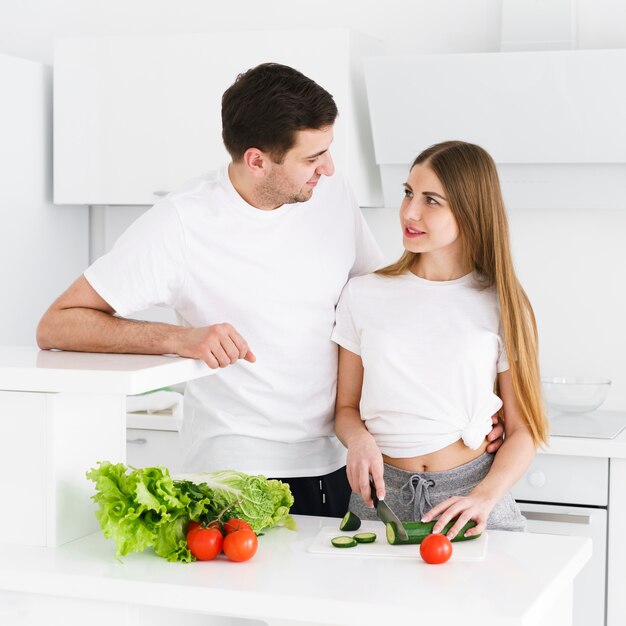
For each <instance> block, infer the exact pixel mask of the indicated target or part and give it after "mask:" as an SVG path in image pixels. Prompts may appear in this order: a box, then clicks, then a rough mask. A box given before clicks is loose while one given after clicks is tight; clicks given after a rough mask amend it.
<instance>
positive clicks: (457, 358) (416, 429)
mask: <svg viewBox="0 0 626 626" xmlns="http://www.w3.org/2000/svg"><path fill="white" fill-rule="evenodd" d="M400 222H401V226H402V230H403V243H404V247H405V252H404V254H403V255H402V257H401V258H400V260H399V261H397V262H396V263H394V264H393V265H390V266H389V267H386V268H384V269H382V270H379V271H378V272H376V273H375V274H369V275H366V276H361V277H358V278H354V279H352V280H351V281H350V282H349V283H348V285H347V286H346V287H345V289H344V292H343V294H342V297H341V299H340V302H339V304H338V306H337V322H336V326H335V329H334V331H333V335H332V338H333V340H334V341H335V342H337V343H338V344H339V345H340V357H339V378H338V390H337V408H336V425H335V429H336V432H337V436H338V437H339V439H340V440H341V441H342V442H343V444H344V445H345V446H346V447H347V449H348V461H347V474H348V480H349V482H350V486H351V487H352V490H353V494H352V497H351V500H350V509H351V510H352V511H353V512H355V513H357V515H359V516H360V517H363V518H365V519H375V518H376V516H375V513H374V512H373V510H372V508H371V507H372V506H373V504H372V500H371V493H370V483H369V477H370V476H372V478H373V480H374V483H375V486H376V492H377V496H378V497H379V498H381V499H382V498H384V497H385V496H386V500H387V502H388V503H389V505H390V506H391V507H392V508H393V509H394V510H396V512H397V513H398V515H399V517H400V518H401V519H403V520H409V519H414V520H422V521H425V522H426V521H431V520H432V519H435V518H436V517H437V516H439V519H438V521H437V523H436V524H435V526H434V529H433V530H434V532H440V531H441V529H442V528H443V527H444V526H445V525H446V524H447V523H448V522H449V521H450V520H451V519H454V518H458V520H457V522H456V523H455V524H454V526H453V527H452V528H451V529H450V530H449V532H448V537H449V538H450V539H452V538H453V537H454V536H455V535H456V534H457V533H458V532H459V530H460V529H461V528H462V527H463V526H464V525H465V524H466V523H467V522H468V521H469V520H474V521H475V522H476V524H477V525H476V526H475V527H474V528H472V529H470V530H468V531H467V532H466V536H469V535H472V534H478V533H481V532H482V531H483V530H484V529H485V528H486V527H489V528H500V529H507V530H523V529H524V528H525V519H524V518H523V516H522V515H521V514H520V512H519V509H518V507H517V505H516V503H515V501H514V500H513V498H512V497H511V495H510V494H509V493H508V492H509V490H510V489H511V487H512V486H513V485H514V484H515V482H516V481H517V480H518V479H519V478H520V477H521V476H522V474H523V473H524V471H525V470H526V468H527V467H528V465H529V464H530V462H531V460H532V458H533V456H534V454H535V449H536V447H537V446H538V445H540V444H541V443H542V442H545V441H546V440H547V437H548V427H547V421H546V417H545V412H544V409H543V404H542V400H541V392H540V382H539V380H540V379H539V366H538V356H537V330H536V325H535V318H534V315H533V311H532V307H531V305H530V302H529V301H528V298H527V297H526V294H525V293H524V291H523V289H522V287H521V286H520V284H519V282H518V280H517V278H516V275H515V271H514V269H513V263H512V260H511V253H510V245H509V236H508V226H507V220H506V215H505V211H504V204H503V201H502V195H501V191H500V184H499V181H498V175H497V171H496V167H495V164H494V162H493V160H492V159H491V157H490V156H489V155H488V154H487V153H486V152H485V151H484V150H483V149H482V148H480V147H479V146H475V145H472V144H468V143H465V142H461V141H449V142H445V143H441V144H437V145H434V146H431V147H430V148H428V149H427V150H425V151H424V152H422V153H421V154H420V155H419V156H418V157H417V158H416V159H415V161H414V163H413V165H412V167H411V170H410V172H409V177H408V180H407V182H406V183H405V185H404V200H403V202H402V206H401V208H400ZM498 410H500V411H501V413H502V416H503V420H504V428H505V441H504V443H503V444H502V447H501V448H500V450H499V451H498V453H497V455H495V456H494V455H492V454H489V453H487V452H486V445H487V442H486V440H485V435H486V434H487V433H488V432H489V430H490V428H491V415H492V414H493V413H494V412H495V411H498Z"/></svg>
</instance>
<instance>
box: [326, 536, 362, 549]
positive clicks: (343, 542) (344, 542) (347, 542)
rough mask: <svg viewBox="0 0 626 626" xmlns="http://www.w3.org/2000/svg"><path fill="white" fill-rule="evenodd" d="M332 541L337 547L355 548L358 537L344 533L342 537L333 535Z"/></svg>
mask: <svg viewBox="0 0 626 626" xmlns="http://www.w3.org/2000/svg"><path fill="white" fill-rule="evenodd" d="M330 543H332V544H333V545H334V546H335V548H354V546H356V539H353V538H352V537H348V536H346V535H342V536H341V537H333V538H332V539H331V540H330Z"/></svg>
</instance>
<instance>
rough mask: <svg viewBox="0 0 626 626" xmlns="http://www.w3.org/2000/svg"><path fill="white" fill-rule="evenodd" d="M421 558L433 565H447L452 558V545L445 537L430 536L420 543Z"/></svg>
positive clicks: (439, 535)
mask: <svg viewBox="0 0 626 626" xmlns="http://www.w3.org/2000/svg"><path fill="white" fill-rule="evenodd" d="M420 556H421V557H422V558H423V559H424V561H426V563H431V564H432V565H438V564H439V563H445V562H446V561H447V560H448V559H449V558H450V557H451V556H452V543H451V542H450V540H449V539H448V538H447V537H446V536H445V535H441V534H439V533H437V534H434V535H428V536H427V537H424V539H423V540H422V543H420Z"/></svg>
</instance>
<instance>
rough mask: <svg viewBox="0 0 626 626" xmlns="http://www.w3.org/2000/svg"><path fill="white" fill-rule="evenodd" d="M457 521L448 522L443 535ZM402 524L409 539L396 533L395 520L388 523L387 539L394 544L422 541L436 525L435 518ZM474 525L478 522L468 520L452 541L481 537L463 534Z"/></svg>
mask: <svg viewBox="0 0 626 626" xmlns="http://www.w3.org/2000/svg"><path fill="white" fill-rule="evenodd" d="M455 522H456V520H451V521H450V522H448V523H447V524H446V525H445V526H444V528H443V530H442V531H441V532H442V534H443V535H445V534H446V533H447V532H448V531H449V530H450V529H451V528H452V526H454V523H455ZM402 526H404V529H405V530H406V532H407V535H408V536H409V540H408V541H403V540H402V539H400V537H398V535H397V534H396V525H395V524H394V523H393V522H389V523H388V524H387V541H388V542H389V543H390V544H391V545H392V546H395V545H399V544H404V543H422V540H423V539H424V537H427V536H428V535H430V534H432V532H433V527H434V526H435V520H433V521H432V522H426V523H424V522H402ZM474 526H476V522H474V521H473V520H470V521H469V522H467V524H465V526H463V528H462V529H461V531H460V532H459V533H458V534H457V536H456V537H455V538H454V539H452V541H453V542H454V541H469V540H470V539H477V538H478V537H480V535H472V536H470V537H464V536H463V535H464V534H465V531H466V530H468V529H469V528H473V527H474Z"/></svg>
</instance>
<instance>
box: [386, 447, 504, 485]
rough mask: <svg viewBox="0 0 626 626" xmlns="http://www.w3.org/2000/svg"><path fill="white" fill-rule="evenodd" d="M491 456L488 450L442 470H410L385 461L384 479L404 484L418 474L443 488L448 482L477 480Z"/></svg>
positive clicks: (482, 476)
mask: <svg viewBox="0 0 626 626" xmlns="http://www.w3.org/2000/svg"><path fill="white" fill-rule="evenodd" d="M493 456H494V455H493V454H490V453H489V452H484V453H483V454H481V455H480V456H479V457H477V458H475V459H473V460H471V461H470V462H469V463H465V464H463V465H459V467H454V468H452V469H449V470H444V471H442V472H411V471H407V470H403V469H400V468H398V467H394V466H393V465H389V463H385V480H386V481H391V482H393V483H397V484H404V483H406V482H407V481H409V480H410V478H411V476H414V475H415V474H418V475H419V476H422V477H423V478H424V479H427V480H431V481H433V483H434V484H435V485H436V486H437V488H445V487H446V485H448V484H449V485H450V486H454V487H456V486H457V485H458V483H459V480H462V481H463V482H467V483H473V482H479V481H480V480H482V479H483V478H484V477H485V476H486V475H487V472H488V471H489V469H490V468H491V464H492V463H493Z"/></svg>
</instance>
